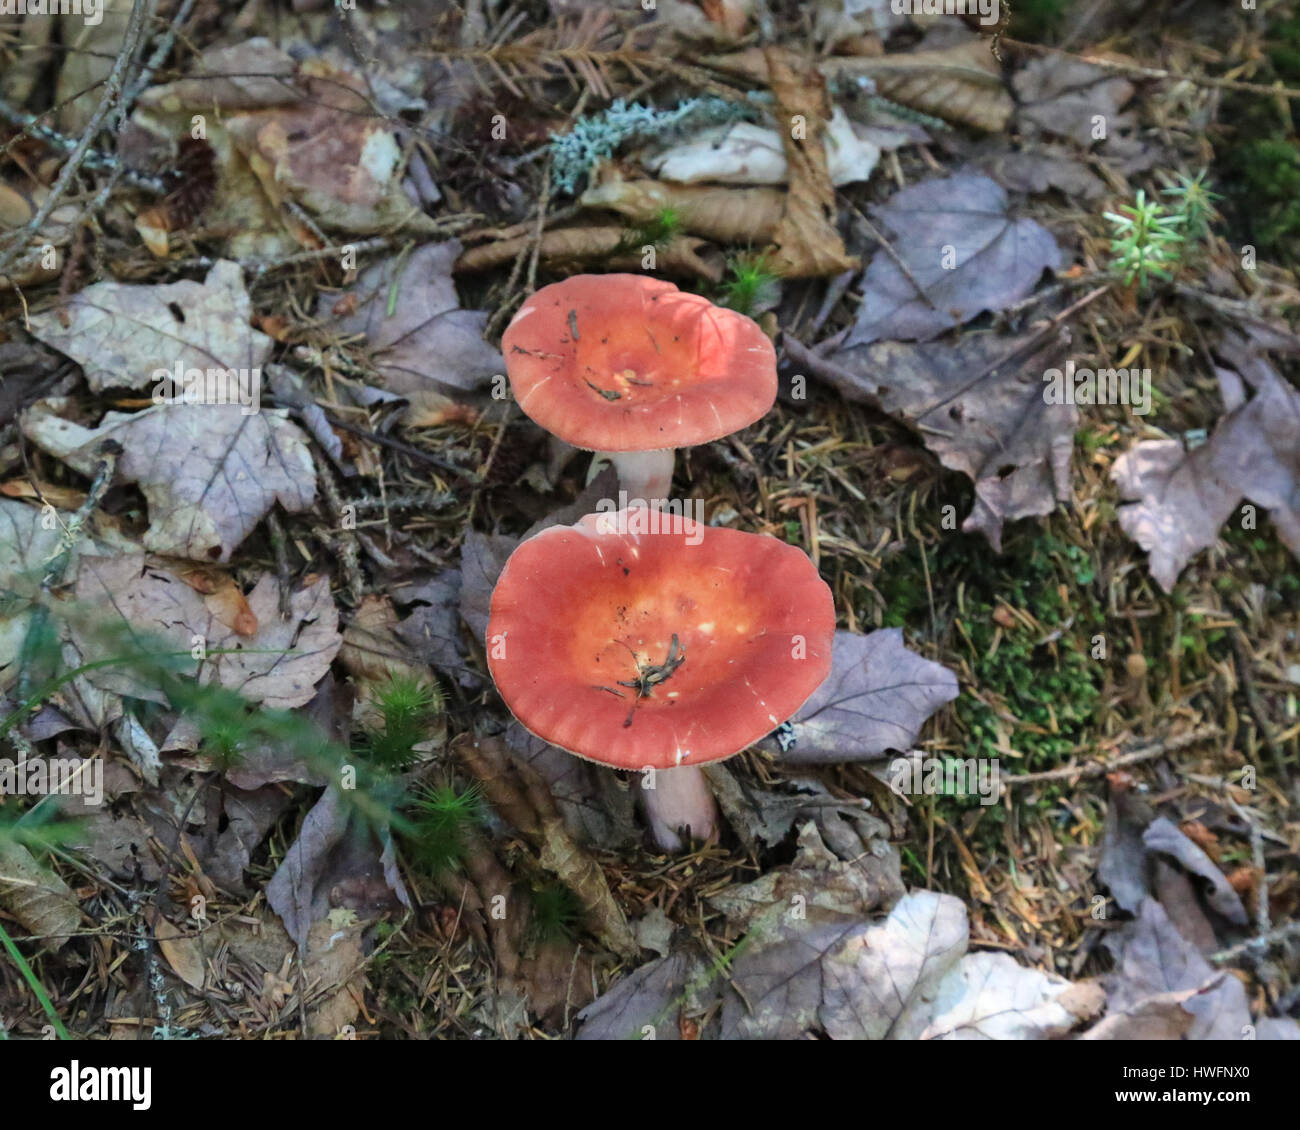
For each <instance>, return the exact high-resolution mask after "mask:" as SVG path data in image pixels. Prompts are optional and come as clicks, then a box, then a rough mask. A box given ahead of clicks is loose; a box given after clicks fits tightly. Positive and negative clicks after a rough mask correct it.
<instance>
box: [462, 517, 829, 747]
mask: <svg viewBox="0 0 1300 1130" xmlns="http://www.w3.org/2000/svg"><path fill="white" fill-rule="evenodd" d="M652 523H654V525H651V524H652ZM647 527H649V529H650V530H654V529H656V528H658V529H660V530H663V531H666V532H646V531H647ZM834 634H835V609H834V605H833V603H832V600H831V592H830V589H829V588H827V586H826V584H825V582H824V581H823V580H822V579H821V577H820V576H819V575H818V573H817V568H816V566H814V565H813V563H812V561H810V560H809V558H808V556H807V554H805V553H804V552H803V551H802V550H800V549H797V548H795V547H794V546H791V545H787V544H785V542H782V541H778V540H777V539H776V538H773V537H767V536H762V535H758V534H747V533H741V532H740V531H738V530H729V529H721V528H714V527H710V526H704V525H701V524H700V523H697V522H694V521H692V520H690V519H689V518H681V517H677V516H673V515H668V514H664V513H662V512H660V511H655V510H650V509H648V508H637V507H633V508H629V509H627V510H621V511H619V512H618V513H603V514H589V515H587V516H586V517H585V518H583V519H581V520H580V521H579V522H577V523H576V524H575V525H572V526H552V527H551V528H550V529H547V530H543V531H542V532H541V533H539V534H537V535H536V536H534V537H531V538H529V539H528V540H527V541H525V542H524V543H523V544H522V545H520V546H519V548H518V549H516V550H515V552H514V553H513V554H512V555H511V556H510V560H509V561H507V562H506V566H505V569H504V570H502V573H501V578H500V580H498V581H497V586H496V589H495V590H494V591H493V593H492V607H491V615H490V619H489V621H488V629H487V650H488V665H489V667H490V668H491V671H492V678H493V679H494V680H495V682H496V685H497V689H498V690H499V691H500V692H501V697H502V698H503V699H504V700H505V703H506V705H507V706H508V707H509V708H510V710H511V712H512V713H513V714H514V716H515V717H516V718H517V719H518V720H519V721H520V723H521V724H522V725H523V726H524V727H525V728H526V729H528V730H529V731H531V732H532V733H534V734H536V735H537V736H538V737H539V738H544V739H545V740H546V741H548V742H550V743H551V744H552V745H557V746H559V747H560V748H562V749H566V750H568V751H569V752H570V753H575V754H577V755H579V756H581V757H585V758H588V759H590V760H592V761H599V762H602V763H604V764H606V765H613V766H615V767H617V768H620V769H640V768H643V767H645V766H647V765H649V766H653V767H654V768H656V769H671V768H674V767H675V766H678V765H698V764H701V763H703V762H706V761H716V760H718V759H719V758H723V757H730V756H731V755H732V754H734V753H738V752H740V751H741V750H742V749H744V748H745V747H746V746H749V745H752V744H753V743H754V742H756V741H758V740H759V739H760V738H762V737H764V736H765V735H766V734H769V733H771V731H772V730H774V729H775V728H776V727H777V726H778V725H780V723H782V722H784V721H785V720H786V719H787V718H789V717H790V716H791V715H792V714H794V712H795V711H796V710H798V709H799V707H800V706H802V705H803V704H804V702H805V701H806V700H807V698H808V697H809V695H811V694H812V692H813V691H814V690H816V689H817V687H818V686H819V685H820V684H821V682H822V681H823V680H824V679H825V678H826V675H827V674H828V672H829V671H830V665H831V641H832V639H833V637H834ZM674 637H675V638H676V643H675V644H674V642H673V641H674ZM625 684H632V685H630V686H629V685H625ZM643 692H644V693H643Z"/></svg>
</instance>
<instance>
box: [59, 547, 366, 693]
mask: <svg viewBox="0 0 1300 1130" xmlns="http://www.w3.org/2000/svg"><path fill="white" fill-rule="evenodd" d="M75 592H76V598H77V600H78V601H79V602H80V606H81V609H82V615H81V616H80V617H79V618H78V620H77V622H76V623H75V624H74V625H73V628H72V638H73V640H74V641H75V642H76V644H77V646H78V648H79V649H80V651H81V653H82V655H84V656H94V655H97V654H100V653H102V646H103V645H102V642H101V640H102V633H104V632H106V631H109V632H111V631H114V630H120V629H123V628H125V629H126V630H128V631H129V632H130V633H131V634H133V635H137V636H139V635H143V636H145V637H146V638H152V639H153V640H156V641H157V642H158V644H159V645H161V646H166V645H168V644H170V645H171V648H170V650H173V651H175V652H177V653H179V654H181V655H186V654H188V653H190V651H191V649H192V648H193V647H194V646H195V644H194V637H196V636H198V637H200V638H201V639H202V641H203V643H204V646H205V648H206V650H207V652H208V654H207V655H206V657H205V658H204V659H202V660H198V659H193V658H190V659H189V660H186V661H185V662H184V663H182V664H180V667H179V670H180V671H181V673H182V674H186V675H193V676H197V677H198V678H199V679H200V681H202V682H203V683H205V684H207V683H217V684H219V685H220V686H223V687H226V688H227V689H229V690H233V691H238V692H239V693H240V694H241V695H243V696H244V697H245V698H247V699H249V700H250V701H252V702H256V703H261V704H262V705H264V706H266V707H268V708H272V709H274V708H279V709H284V710H289V709H292V708H293V707H297V706H302V705H303V703H305V702H307V701H309V700H310V699H311V697H312V694H313V693H314V688H315V686H316V683H317V682H318V681H319V680H320V679H321V678H322V677H323V676H324V674H325V672H326V671H327V670H328V669H329V665H330V663H331V662H332V661H333V659H334V656H335V655H336V654H337V653H338V649H339V646H340V643H341V637H340V636H339V633H338V610H337V609H336V608H335V607H334V601H333V599H332V598H331V597H330V591H329V581H328V580H327V579H326V578H324V577H322V578H320V579H318V580H317V581H316V582H315V583H314V584H311V585H309V586H307V587H306V588H303V589H300V590H298V591H297V592H295V593H293V595H292V597H291V598H290V609H291V615H290V617H289V619H287V620H285V619H281V617H280V612H279V587H278V585H277V584H276V581H275V578H273V577H271V576H269V575H267V576H263V577H262V579H261V580H259V581H258V583H257V584H256V586H255V587H254V588H253V591H252V592H251V593H249V594H248V598H247V600H248V608H249V611H250V613H251V614H252V616H253V617H254V618H255V619H256V621H257V623H258V625H259V628H258V631H257V632H256V633H255V634H254V635H252V636H241V635H238V634H237V633H236V632H235V631H234V630H233V629H231V628H228V627H226V626H225V625H224V624H223V623H222V622H221V621H220V620H219V619H218V618H217V616H216V615H214V614H213V612H212V611H211V610H210V609H209V608H208V607H207V606H206V603H205V598H204V597H202V596H200V595H199V594H198V593H196V592H195V591H194V590H193V589H192V588H190V587H189V586H188V585H185V584H182V583H181V582H180V581H178V580H176V579H175V578H174V577H173V576H171V575H170V574H169V573H167V572H165V571H164V570H163V569H161V568H159V567H157V566H152V565H147V564H146V560H145V557H144V555H143V554H126V555H123V556H120V557H92V556H89V555H85V556H83V557H82V558H81V561H80V564H79V566H78V569H77V575H76V586H75ZM118 618H120V620H121V621H123V622H124V623H116V622H115V621H117V620H118ZM226 650H228V651H229V652H230V654H215V653H217V652H220V651H226ZM177 662H178V663H180V661H179V659H178V660H177ZM86 678H87V679H88V680H89V681H90V682H91V683H92V684H93V685H95V686H97V687H101V688H102V689H104V690H108V691H112V692H114V693H116V694H121V695H129V696H131V697H134V698H144V699H148V700H150V701H153V702H159V701H163V698H162V692H161V691H160V690H159V689H158V688H157V687H156V686H150V685H147V684H146V683H145V682H144V681H142V680H141V678H140V677H139V676H137V675H135V674H133V673H132V672H131V671H130V670H128V669H126V668H124V667H104V668H100V669H97V670H95V671H92V672H88V673H87V674H86Z"/></svg>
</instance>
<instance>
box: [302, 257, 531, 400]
mask: <svg viewBox="0 0 1300 1130" xmlns="http://www.w3.org/2000/svg"><path fill="white" fill-rule="evenodd" d="M460 250H461V248H460V244H459V243H458V242H457V241H456V240H454V239H451V240H445V241H443V242H440V243H426V244H424V245H423V246H421V247H417V248H415V249H413V250H412V251H411V252H410V253H409V254H407V255H395V256H392V257H390V258H386V259H383V260H380V261H379V262H377V263H373V264H371V265H370V266H368V267H366V268H365V270H363V271H362V272H361V274H360V276H359V277H358V278H357V280H356V282H355V283H353V284H352V286H351V287H350V288H349V289H348V291H347V292H346V294H344V295H339V294H321V296H320V298H319V300H318V302H317V307H316V312H317V316H318V317H319V318H320V319H321V320H322V321H323V322H325V323H326V324H327V325H328V326H329V328H330V329H331V330H336V331H337V332H338V333H340V334H346V335H351V334H364V335H365V346H366V349H367V350H368V351H369V361H370V363H371V364H372V365H373V366H374V368H375V370H376V371H377V372H378V373H379V375H380V376H381V377H382V378H383V380H384V385H385V387H386V388H387V389H388V390H389V391H390V392H396V393H400V394H402V395H405V394H407V393H410V392H417V391H420V390H424V389H435V390H439V391H444V392H445V391H451V392H453V393H467V392H473V391H475V390H476V389H478V388H479V387H480V386H482V385H483V384H485V383H486V382H488V381H490V380H491V378H492V377H493V376H494V375H495V374H497V373H503V372H505V363H504V362H503V361H502V359H501V354H500V353H499V352H498V351H497V350H496V349H494V348H493V347H492V346H490V345H488V344H487V342H485V341H484V340H483V327H484V324H485V323H486V321H487V312H486V311H483V310H465V309H462V308H461V305H460V299H459V297H458V296H457V294H456V284H455V283H454V282H453V281H452V277H451V272H452V264H453V263H455V262H456V259H457V256H459V255H460ZM339 309H341V310H342V313H341V314H340V313H337V312H336V311H337V310H339Z"/></svg>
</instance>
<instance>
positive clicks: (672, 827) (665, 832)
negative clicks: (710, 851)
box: [641, 765, 718, 851]
mask: <svg viewBox="0 0 1300 1130" xmlns="http://www.w3.org/2000/svg"><path fill="white" fill-rule="evenodd" d="M641 796H642V797H643V798H644V799H645V814H646V820H647V821H648V822H649V824H650V830H651V832H652V833H653V834H654V839H655V843H656V844H658V845H659V847H660V848H661V849H662V850H663V851H681V849H682V848H683V846H684V844H683V841H682V837H681V835H680V831H681V829H683V828H685V829H689V831H688V833H687V834H688V835H689V836H690V837H691V838H692V839H696V840H707V839H711V838H712V837H713V835H714V833H715V832H717V829H718V807H717V805H716V804H715V803H714V801H713V790H712V789H711V788H710V787H709V779H708V778H707V777H706V776H705V775H704V772H703V770H701V769H700V768H699V767H698V766H696V765H683V766H679V767H678V768H676V769H658V770H656V771H655V775H654V788H652V789H643V790H642V793H641Z"/></svg>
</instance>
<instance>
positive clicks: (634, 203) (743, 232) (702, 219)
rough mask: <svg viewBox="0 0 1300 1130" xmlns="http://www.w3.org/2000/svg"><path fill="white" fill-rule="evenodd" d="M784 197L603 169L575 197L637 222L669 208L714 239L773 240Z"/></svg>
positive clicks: (687, 225)
mask: <svg viewBox="0 0 1300 1130" xmlns="http://www.w3.org/2000/svg"><path fill="white" fill-rule="evenodd" d="M785 197H786V193H785V192H784V191H782V190H781V189H777V188H733V187H730V186H718V185H700V184H671V183H669V182H667V181H654V180H630V181H629V180H624V179H622V177H621V176H619V175H618V174H617V173H606V174H605V175H604V176H603V177H602V178H601V179H600V183H598V184H594V185H592V187H591V188H589V189H587V191H586V192H584V193H583V194H582V197H581V201H580V202H581V204H582V206H583V207H584V208H609V209H611V210H612V211H615V212H618V213H620V214H621V215H624V216H626V217H627V218H628V219H629V220H631V221H632V222H633V223H638V224H645V223H649V222H651V221H652V220H653V219H655V217H657V216H659V215H660V214H661V213H662V212H663V211H664V209H665V208H671V209H672V210H673V211H675V212H676V213H677V215H678V217H679V219H680V221H681V225H682V228H683V229H684V230H686V231H689V232H693V233H694V234H696V235H699V236H703V237H704V238H705V239H711V240H714V241H716V242H718V243H745V244H748V243H758V242H767V241H769V240H771V239H772V237H773V236H774V235H775V233H776V229H777V225H778V224H780V222H781V218H782V216H784V214H785Z"/></svg>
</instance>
